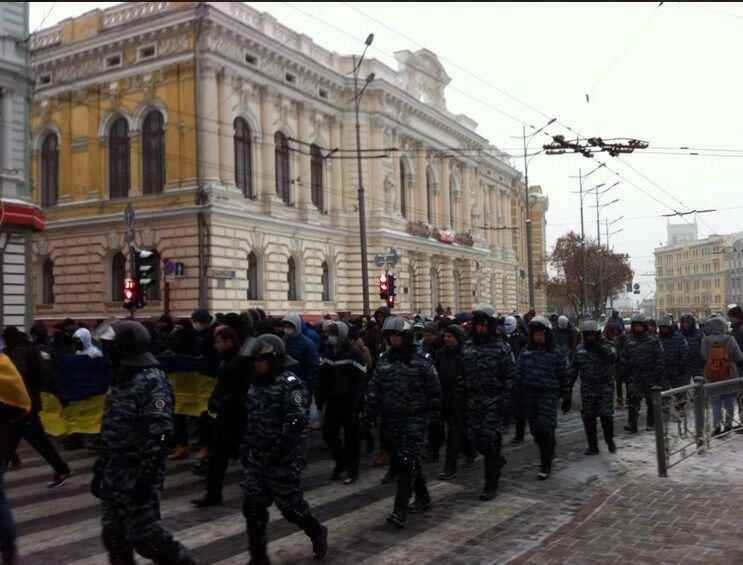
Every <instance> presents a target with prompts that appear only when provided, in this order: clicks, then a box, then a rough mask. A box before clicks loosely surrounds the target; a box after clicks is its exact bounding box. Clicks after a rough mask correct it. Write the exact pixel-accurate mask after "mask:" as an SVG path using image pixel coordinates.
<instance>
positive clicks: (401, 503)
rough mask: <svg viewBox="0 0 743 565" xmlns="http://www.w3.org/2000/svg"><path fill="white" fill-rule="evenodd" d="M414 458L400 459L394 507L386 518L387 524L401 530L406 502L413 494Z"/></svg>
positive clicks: (406, 507)
mask: <svg viewBox="0 0 743 565" xmlns="http://www.w3.org/2000/svg"><path fill="white" fill-rule="evenodd" d="M417 465H418V463H417V461H416V460H415V458H412V457H408V456H403V457H401V458H400V461H399V465H398V468H399V470H400V475H399V476H398V478H397V493H396V494H395V507H394V510H393V511H392V514H390V515H389V516H387V523H389V524H392V525H393V526H397V527H398V528H402V527H403V526H404V525H405V518H406V517H407V512H408V502H409V501H410V496H411V495H412V494H413V483H414V481H415V477H416V474H417V472H418V471H417V469H416V466H417Z"/></svg>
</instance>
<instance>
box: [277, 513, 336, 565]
mask: <svg viewBox="0 0 743 565" xmlns="http://www.w3.org/2000/svg"><path fill="white" fill-rule="evenodd" d="M281 514H282V515H283V516H284V518H286V519H287V520H289V521H290V522H291V523H293V524H296V525H297V526H299V527H300V528H301V529H302V531H303V532H304V533H305V534H307V537H309V538H310V540H311V541H312V556H313V557H314V558H315V559H317V560H319V559H322V558H323V557H325V555H326V554H327V553H328V529H327V528H326V527H325V526H323V525H322V524H321V523H320V520H318V519H317V517H316V516H315V515H314V514H313V513H312V512H310V510H309V508H307V509H306V510H299V509H296V508H295V509H291V510H287V511H282V512H281Z"/></svg>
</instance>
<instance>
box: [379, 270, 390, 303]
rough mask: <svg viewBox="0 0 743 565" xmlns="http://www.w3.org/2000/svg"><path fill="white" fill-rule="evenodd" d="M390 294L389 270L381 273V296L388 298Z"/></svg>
mask: <svg viewBox="0 0 743 565" xmlns="http://www.w3.org/2000/svg"><path fill="white" fill-rule="evenodd" d="M389 295H390V287H389V279H388V276H387V271H385V272H384V273H382V274H381V275H379V298H381V299H382V300H386V299H387V297H388V296H389Z"/></svg>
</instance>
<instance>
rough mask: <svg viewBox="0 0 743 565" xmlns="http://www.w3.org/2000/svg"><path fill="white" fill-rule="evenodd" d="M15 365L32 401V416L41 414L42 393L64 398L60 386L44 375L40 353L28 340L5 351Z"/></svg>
mask: <svg viewBox="0 0 743 565" xmlns="http://www.w3.org/2000/svg"><path fill="white" fill-rule="evenodd" d="M5 353H6V354H7V356H8V357H10V360H11V361H13V365H15V368H16V369H18V372H19V373H20V374H21V376H22V377H23V382H24V383H25V384H26V390H27V391H28V396H29V398H30V399H31V414H38V413H39V412H41V408H42V406H41V391H42V390H44V391H49V392H51V393H52V394H54V395H55V396H57V397H59V398H64V393H63V392H62V389H61V388H60V387H59V385H58V384H57V383H56V382H54V381H52V380H50V379H48V378H47V377H46V375H45V374H44V370H43V366H42V360H41V357H40V356H39V352H38V351H37V350H36V349H35V348H34V346H33V345H31V343H30V342H29V341H28V339H27V338H25V337H24V338H23V340H20V341H17V342H15V343H13V344H12V345H9V346H8V349H7V350H6V351H5Z"/></svg>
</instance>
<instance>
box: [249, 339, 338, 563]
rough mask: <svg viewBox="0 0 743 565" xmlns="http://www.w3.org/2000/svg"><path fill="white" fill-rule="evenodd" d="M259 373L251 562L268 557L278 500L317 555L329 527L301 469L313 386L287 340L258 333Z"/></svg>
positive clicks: (253, 401)
mask: <svg viewBox="0 0 743 565" xmlns="http://www.w3.org/2000/svg"><path fill="white" fill-rule="evenodd" d="M246 355H247V356H248V357H251V358H253V365H254V374H253V380H252V381H251V384H250V387H249V388H248V400H247V413H248V420H247V424H246V427H245V441H244V442H243V445H242V448H241V453H242V456H243V459H242V461H243V465H244V466H245V487H244V488H245V498H244V500H243V514H244V516H245V519H246V521H247V531H248V547H249V549H250V556H251V563H268V554H267V552H266V526H267V525H268V507H269V506H271V504H272V503H274V502H275V503H276V506H277V507H278V508H279V510H280V511H281V514H282V516H284V518H286V519H287V520H288V521H289V522H292V523H293V524H296V525H297V526H299V527H300V528H301V529H302V530H303V531H304V533H306V534H307V536H308V537H309V538H310V540H312V553H313V555H314V557H315V559H322V558H323V557H325V554H326V553H327V551H328V529H327V528H326V527H325V526H323V525H322V524H320V521H319V520H318V519H317V517H315V515H314V514H312V512H311V510H310V507H309V505H308V504H307V502H306V501H305V500H304V496H303V494H302V484H301V477H300V475H301V472H302V468H303V467H304V465H305V462H306V459H307V434H308V432H309V418H308V411H309V391H308V390H307V387H306V386H305V385H304V383H303V382H302V381H301V380H300V379H299V377H297V375H295V374H294V373H293V372H292V371H291V370H290V367H291V366H293V365H296V361H295V360H294V359H292V358H291V357H290V356H289V355H287V354H286V348H285V346H284V342H283V340H282V339H281V338H280V337H278V336H276V335H272V334H264V335H261V336H258V337H257V338H256V339H255V341H254V342H253V343H252V345H251V346H250V347H249V348H248V350H247V351H246Z"/></svg>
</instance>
